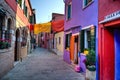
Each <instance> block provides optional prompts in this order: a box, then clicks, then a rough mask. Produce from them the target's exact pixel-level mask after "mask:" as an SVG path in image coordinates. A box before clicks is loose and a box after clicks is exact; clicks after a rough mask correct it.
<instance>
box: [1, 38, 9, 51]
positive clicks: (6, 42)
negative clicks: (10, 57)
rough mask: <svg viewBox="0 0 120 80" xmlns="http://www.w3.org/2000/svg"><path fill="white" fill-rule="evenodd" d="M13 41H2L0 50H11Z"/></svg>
mask: <svg viewBox="0 0 120 80" xmlns="http://www.w3.org/2000/svg"><path fill="white" fill-rule="evenodd" d="M10 42H11V40H9V39H0V49H7V48H9V47H10V46H11V45H10Z"/></svg>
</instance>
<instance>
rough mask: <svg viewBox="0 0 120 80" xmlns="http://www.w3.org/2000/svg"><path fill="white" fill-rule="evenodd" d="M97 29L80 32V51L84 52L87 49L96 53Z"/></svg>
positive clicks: (92, 28) (91, 28)
mask: <svg viewBox="0 0 120 80" xmlns="http://www.w3.org/2000/svg"><path fill="white" fill-rule="evenodd" d="M95 33H96V32H95V27H90V28H88V29H85V30H82V31H80V50H81V52H83V51H84V49H85V48H87V49H89V50H94V51H95V44H96V43H95V42H96V41H95V36H96V35H95Z"/></svg>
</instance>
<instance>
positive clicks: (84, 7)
mask: <svg viewBox="0 0 120 80" xmlns="http://www.w3.org/2000/svg"><path fill="white" fill-rule="evenodd" d="M93 2H94V0H93V1H91V2H90V3H88V4H87V5H86V6H83V10H84V9H86V8H87V7H88V6H90V5H91V4H92V3H93Z"/></svg>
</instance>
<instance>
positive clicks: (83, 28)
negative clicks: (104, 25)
mask: <svg viewBox="0 0 120 80" xmlns="http://www.w3.org/2000/svg"><path fill="white" fill-rule="evenodd" d="M92 26H94V25H93V24H92V25H89V26H86V27H82V28H81V30H85V29H88V28H90V27H92Z"/></svg>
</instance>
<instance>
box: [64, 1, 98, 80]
mask: <svg viewBox="0 0 120 80" xmlns="http://www.w3.org/2000/svg"><path fill="white" fill-rule="evenodd" d="M64 3H65V25H64V28H65V29H64V31H65V36H64V37H65V38H64V39H65V40H64V44H65V47H64V56H63V57H64V60H65V61H66V62H68V63H70V64H78V51H80V52H83V50H84V49H85V48H87V49H89V50H93V51H94V52H95V53H94V54H95V55H96V74H98V47H97V45H98V41H97V40H98V33H97V32H98V0H64ZM97 78H98V75H96V79H97Z"/></svg>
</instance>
